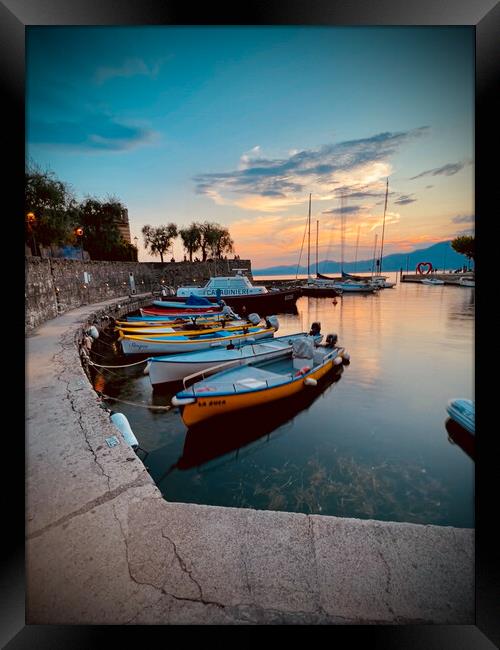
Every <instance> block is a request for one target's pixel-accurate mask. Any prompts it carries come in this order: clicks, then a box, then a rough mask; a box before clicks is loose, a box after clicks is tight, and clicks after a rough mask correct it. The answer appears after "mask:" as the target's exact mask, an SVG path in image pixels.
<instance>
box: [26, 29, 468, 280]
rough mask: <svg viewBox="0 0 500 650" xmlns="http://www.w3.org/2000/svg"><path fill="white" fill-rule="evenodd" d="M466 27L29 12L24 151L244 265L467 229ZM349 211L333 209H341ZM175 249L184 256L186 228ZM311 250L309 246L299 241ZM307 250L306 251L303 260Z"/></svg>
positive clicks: (412, 245)
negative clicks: (54, 18)
mask: <svg viewBox="0 0 500 650" xmlns="http://www.w3.org/2000/svg"><path fill="white" fill-rule="evenodd" d="M473 156H474V31H473V28H472V27H417V28H416V27H309V26H298V27H281V26H273V27H238V26H236V27H208V26H200V27H172V26H149V27H140V26H132V27H66V26H64V27H27V39H26V160H27V162H28V163H35V164H36V165H37V166H38V167H40V168H42V169H43V170H51V171H52V172H54V174H55V175H56V176H57V178H58V179H59V180H61V181H63V182H65V183H68V184H69V185H70V187H71V188H72V190H73V192H74V194H75V195H76V198H77V199H79V200H82V199H84V198H85V197H87V196H94V197H97V198H100V199H105V198H106V197H116V198H118V199H119V200H120V201H121V202H122V203H123V204H124V205H125V206H126V207H127V208H128V213H129V219H130V229H131V235H132V238H134V237H137V238H138V243H139V260H140V261H151V260H157V261H158V259H159V258H153V257H151V256H150V255H149V254H148V253H147V252H146V251H145V249H144V246H143V242H142V235H141V228H142V227H143V226H144V225H145V224H149V225H152V226H160V225H165V224H167V223H170V222H174V223H176V224H177V226H178V227H179V228H184V227H186V226H189V224H191V223H192V222H193V221H213V222H218V223H219V224H221V225H223V226H225V227H227V228H228V230H229V232H230V234H231V236H232V238H233V240H234V244H235V253H236V254H238V255H239V256H240V257H241V258H242V259H251V260H252V267H253V268H265V267H268V266H273V265H282V264H296V263H297V262H298V259H299V254H300V251H301V247H302V244H304V246H305V249H304V250H305V251H307V246H308V235H307V220H308V209H309V195H310V194H311V239H310V246H311V259H312V256H313V255H315V250H316V233H318V248H319V258H320V259H327V258H328V259H336V260H340V259H341V217H343V220H344V222H345V227H344V260H345V261H351V260H353V259H355V258H356V259H358V260H362V259H368V258H371V257H372V255H373V249H374V243H375V237H376V238H377V242H378V245H379V246H380V243H381V238H382V226H383V218H384V207H385V194H386V182H387V179H389V180H388V196H387V208H386V213H385V229H384V250H383V253H384V255H389V254H391V253H396V252H407V251H410V250H414V249H416V248H425V247H427V246H430V245H432V244H434V243H436V242H438V241H443V240H446V239H451V238H453V237H455V236H457V235H459V234H469V233H472V232H473V228H474V159H473ZM341 210H342V213H341ZM172 252H173V256H174V258H175V259H177V260H181V259H183V256H184V251H183V249H182V244H181V241H180V238H179V240H177V241H176V242H175V243H174V247H173V251H172ZM305 254H307V253H305ZM304 259H305V258H304V253H303V254H302V261H304Z"/></svg>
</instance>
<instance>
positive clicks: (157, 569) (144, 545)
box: [26, 298, 474, 625]
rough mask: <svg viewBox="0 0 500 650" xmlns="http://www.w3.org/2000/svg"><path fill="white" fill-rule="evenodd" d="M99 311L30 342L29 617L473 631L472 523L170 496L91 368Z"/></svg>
mask: <svg viewBox="0 0 500 650" xmlns="http://www.w3.org/2000/svg"><path fill="white" fill-rule="evenodd" d="M123 300H125V298H124V299H122V302H123ZM117 302H118V301H116V300H114V301H110V304H111V303H113V304H115V303H117ZM103 306H105V304H104V303H103V304H100V305H94V306H92V307H90V306H87V307H84V308H80V309H78V310H75V311H74V312H71V313H69V314H65V315H63V316H59V317H58V318H56V319H54V320H53V321H50V322H48V323H46V324H45V325H43V326H42V327H40V328H38V330H36V331H35V332H34V334H33V336H31V337H30V338H29V339H28V340H27V383H28V386H27V435H26V453H27V459H26V461H27V462H26V494H27V511H26V518H27V543H26V572H27V585H26V591H27V622H28V623H29V624H84V625H90V624H93V625H99V624H152V625H153V624H174V625H180V624H308V623H309V624H310V623H312V624H324V623H330V624H332V623H333V624H359V623H368V624H384V623H389V624H393V623H403V624H404V623H440V624H442V623H449V624H461V625H463V624H473V623H474V579H473V578H474V576H473V569H474V531H473V530H466V529H456V528H451V527H439V526H420V525H415V524H399V523H387V522H378V521H365V520H357V519H343V518H337V517H324V516H319V515H311V516H307V515H303V514H298V513H286V512H271V511H258V510H251V509H238V508H223V507H216V506H202V505H195V504H182V503H169V502H167V501H166V500H165V499H163V497H162V495H161V493H160V491H159V490H158V488H157V487H156V486H155V485H154V483H153V481H152V479H151V477H150V476H149V474H148V472H147V471H146V469H145V468H144V465H143V464H142V463H141V461H140V460H139V459H138V458H137V456H136V455H135V454H134V453H133V452H132V450H131V449H130V448H129V447H128V446H126V445H125V444H124V443H123V442H122V443H121V444H119V445H118V446H116V447H113V448H109V447H108V446H107V445H106V444H105V438H106V437H109V436H110V435H117V430H116V429H115V428H114V426H113V425H112V424H111V422H110V420H109V416H108V415H107V414H106V412H105V411H104V410H103V409H101V408H100V407H99V400H98V398H97V396H96V393H95V392H94V391H93V389H92V387H91V386H90V384H89V383H88V381H87V378H86V375H85V373H84V372H83V369H82V367H81V364H80V360H79V357H78V352H77V349H76V345H75V330H76V329H77V327H78V325H79V324H80V323H82V322H84V321H85V319H86V318H87V316H88V315H89V314H90V313H91V312H92V311H94V310H96V309H97V308H102V307H103Z"/></svg>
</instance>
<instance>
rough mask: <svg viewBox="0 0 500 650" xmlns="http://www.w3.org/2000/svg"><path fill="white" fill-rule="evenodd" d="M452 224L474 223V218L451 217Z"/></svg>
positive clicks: (468, 216)
mask: <svg viewBox="0 0 500 650" xmlns="http://www.w3.org/2000/svg"><path fill="white" fill-rule="evenodd" d="M451 222H452V223H474V217H473V216H472V215H464V216H461V215H458V216H456V217H453V219H452V220H451Z"/></svg>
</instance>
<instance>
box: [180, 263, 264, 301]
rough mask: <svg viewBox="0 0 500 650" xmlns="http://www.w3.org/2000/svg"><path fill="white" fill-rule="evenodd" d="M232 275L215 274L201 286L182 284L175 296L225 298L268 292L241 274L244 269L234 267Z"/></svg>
mask: <svg viewBox="0 0 500 650" xmlns="http://www.w3.org/2000/svg"><path fill="white" fill-rule="evenodd" d="M235 270H236V271H237V274H236V275H234V276H217V277H214V278H210V280H209V281H208V282H207V283H206V284H205V286H203V287H191V286H184V287H179V289H177V296H178V297H180V298H182V297H186V298H187V297H188V296H203V297H205V298H210V297H211V298H216V299H217V298H220V297H223V298H226V297H234V296H252V295H262V294H266V293H268V291H267V289H266V287H256V286H254V285H253V284H252V283H251V282H250V280H249V279H248V278H247V277H246V276H245V275H243V271H244V270H245V269H235Z"/></svg>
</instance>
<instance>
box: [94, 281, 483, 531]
mask: <svg viewBox="0 0 500 650" xmlns="http://www.w3.org/2000/svg"><path fill="white" fill-rule="evenodd" d="M297 310H298V314H297V315H293V314H283V315H281V316H280V317H279V319H280V324H281V327H280V334H288V333H292V332H296V331H300V330H307V329H308V328H309V326H310V324H311V323H312V322H313V321H320V322H321V325H322V332H323V333H324V334H325V335H326V334H327V333H329V332H335V333H337V334H338V336H339V343H340V344H341V345H344V346H345V347H346V348H347V350H348V351H349V353H350V354H351V364H350V365H349V366H346V367H345V368H344V369H342V368H341V370H340V372H339V373H338V374H337V375H335V376H332V377H330V378H328V380H327V381H326V382H324V383H322V384H321V385H320V386H318V388H317V389H313V391H312V392H308V393H307V394H305V395H304V396H303V397H302V398H301V399H300V400H297V399H295V400H294V401H293V403H286V404H284V403H283V404H281V405H274V407H272V408H267V409H260V410H255V411H250V412H249V413H247V414H246V415H245V417H241V416H235V417H231V418H226V419H222V420H220V421H218V422H215V421H214V422H212V423H211V424H209V425H208V426H205V427H204V428H199V429H198V430H192V431H186V427H185V426H184V424H183V422H182V420H181V418H180V415H179V413H178V412H177V411H176V410H173V411H171V412H168V413H160V412H153V411H149V410H147V409H143V408H137V407H133V406H129V405H126V404H121V403H117V402H109V406H110V407H111V408H113V409H115V410H120V411H122V412H123V413H125V414H126V415H127V417H128V419H129V421H130V423H131V426H132V428H133V430H134V433H135V434H136V436H137V438H138V439H139V442H140V445H141V447H143V448H144V449H147V450H148V451H149V452H150V453H149V455H148V457H147V459H146V466H147V467H148V469H149V471H150V473H151V475H152V477H153V478H154V480H155V481H156V482H157V483H158V484H159V487H160V489H161V490H162V492H163V494H164V495H165V497H166V498H167V499H168V500H170V501H180V502H195V503H205V504H212V505H225V506H236V507H249V508H259V509H272V510H289V511H295V512H303V513H322V514H328V515H338V516H344V517H361V518H375V519H383V520H391V521H408V522H415V523H433V524H442V525H453V526H464V527H472V526H473V525H474V503H473V499H474V494H473V491H474V464H473V461H472V460H471V458H470V457H469V456H467V455H466V454H465V453H464V452H463V450H462V449H461V448H460V447H459V446H458V445H453V444H450V441H449V439H448V432H447V430H446V426H445V423H446V420H447V414H446V404H447V402H448V400H449V399H450V398H452V397H464V398H468V399H474V393H473V388H474V376H473V362H474V359H473V342H474V289H471V288H466V287H454V286H435V287H433V286H426V285H419V284H409V283H408V284H401V285H400V284H398V286H397V287H396V288H395V289H387V290H384V291H381V292H379V293H377V294H374V295H366V296H361V295H358V296H355V295H351V296H345V297H343V298H341V299H337V304H335V305H334V304H333V303H332V299H326V298H322V299H316V298H307V297H303V298H300V299H299V300H298V301H297ZM96 381H97V382H98V387H99V390H101V391H103V392H104V393H106V394H108V395H113V396H117V397H121V398H122V399H124V400H130V401H136V402H137V401H140V402H145V403H155V404H168V403H169V401H170V397H171V394H172V393H171V392H166V391H156V392H155V393H154V394H153V391H152V389H151V384H150V382H149V378H148V377H146V376H144V375H143V374H142V367H139V369H137V368H132V369H129V370H124V371H120V374H119V375H118V373H117V371H113V374H110V373H105V377H104V378H103V377H96Z"/></svg>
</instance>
